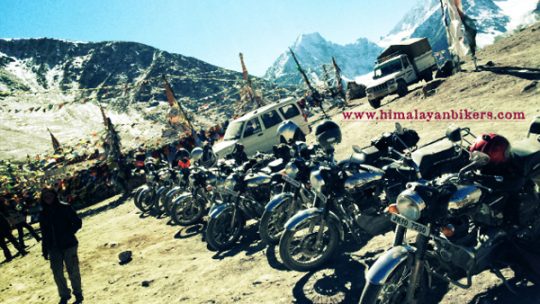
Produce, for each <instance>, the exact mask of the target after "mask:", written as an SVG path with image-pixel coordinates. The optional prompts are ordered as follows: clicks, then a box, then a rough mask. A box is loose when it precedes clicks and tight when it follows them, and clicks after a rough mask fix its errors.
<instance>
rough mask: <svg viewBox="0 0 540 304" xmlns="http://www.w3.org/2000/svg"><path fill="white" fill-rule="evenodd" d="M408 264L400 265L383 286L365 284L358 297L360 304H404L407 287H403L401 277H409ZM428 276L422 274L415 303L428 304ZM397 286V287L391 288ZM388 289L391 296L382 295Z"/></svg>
mask: <svg viewBox="0 0 540 304" xmlns="http://www.w3.org/2000/svg"><path fill="white" fill-rule="evenodd" d="M409 272H410V269H409V265H408V263H406V262H405V263H402V264H401V265H400V266H398V267H397V268H396V270H394V272H392V274H390V276H389V277H388V279H387V281H386V282H385V284H384V285H376V284H369V283H367V284H366V285H365V286H364V290H363V291H362V296H361V297H360V304H401V303H405V301H406V298H407V290H408V285H403V284H402V282H403V279H402V277H405V276H409ZM428 280H429V279H428V274H427V272H424V275H423V276H422V278H421V280H420V286H418V289H417V292H416V303H418V304H422V303H429V302H427V292H428V290H429V282H428ZM392 284H397V285H398V286H397V287H393V286H394V285H392ZM387 288H388V289H390V290H391V291H392V294H390V295H387V294H384V292H385V290H386V289H387Z"/></svg>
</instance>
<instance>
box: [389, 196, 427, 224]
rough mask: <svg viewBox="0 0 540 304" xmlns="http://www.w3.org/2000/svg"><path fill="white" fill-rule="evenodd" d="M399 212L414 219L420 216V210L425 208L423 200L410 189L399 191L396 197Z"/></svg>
mask: <svg viewBox="0 0 540 304" xmlns="http://www.w3.org/2000/svg"><path fill="white" fill-rule="evenodd" d="M396 207H397V209H398V212H399V214H401V215H403V216H404V217H406V218H408V219H410V220H413V221H416V220H418V219H419V218H420V214H421V212H422V210H424V209H425V208H426V203H425V202H424V200H423V199H422V198H421V197H420V195H418V193H416V191H414V190H412V189H407V190H405V191H403V192H401V193H400V194H399V195H398V197H397V199H396Z"/></svg>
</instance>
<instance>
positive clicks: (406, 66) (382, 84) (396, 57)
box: [366, 38, 437, 109]
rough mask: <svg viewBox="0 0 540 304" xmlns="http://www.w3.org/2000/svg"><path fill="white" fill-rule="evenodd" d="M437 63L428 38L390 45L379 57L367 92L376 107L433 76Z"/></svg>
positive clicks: (405, 93) (369, 99) (429, 79)
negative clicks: (410, 86)
mask: <svg viewBox="0 0 540 304" xmlns="http://www.w3.org/2000/svg"><path fill="white" fill-rule="evenodd" d="M436 69H437V63H436V61H435V57H434V56H433V51H432V49H431V45H430V44H429V41H428V39H427V38H413V39H408V40H404V41H401V42H399V43H396V44H392V45H390V46H388V47H387V48H386V49H385V50H384V51H383V52H382V53H381V54H380V55H379V56H378V57H377V61H376V63H375V67H374V69H373V80H372V81H371V83H369V84H368V85H367V86H366V95H367V98H368V101H369V104H370V105H371V106H372V107H373V108H375V109H376V108H378V107H380V106H381V100H382V99H383V98H384V97H385V96H388V95H390V94H394V93H397V94H398V95H399V97H403V96H405V95H407V93H408V92H409V90H408V85H410V84H413V83H416V82H419V81H421V80H422V79H423V80H425V81H426V82H429V81H431V80H432V79H433V71H434V70H436Z"/></svg>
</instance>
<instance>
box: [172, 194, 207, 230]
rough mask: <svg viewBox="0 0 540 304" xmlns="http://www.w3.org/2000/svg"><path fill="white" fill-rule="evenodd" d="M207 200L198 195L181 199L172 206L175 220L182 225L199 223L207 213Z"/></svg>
mask: <svg viewBox="0 0 540 304" xmlns="http://www.w3.org/2000/svg"><path fill="white" fill-rule="evenodd" d="M205 211H206V200H205V199H204V198H203V197H201V196H198V195H195V196H193V197H191V198H189V199H186V200H184V201H181V202H179V203H177V204H175V205H174V206H173V207H172V219H173V222H174V223H175V224H177V225H180V226H190V225H193V224H196V223H199V222H200V221H201V220H202V218H203V217H204V215H205V213H206V212H205Z"/></svg>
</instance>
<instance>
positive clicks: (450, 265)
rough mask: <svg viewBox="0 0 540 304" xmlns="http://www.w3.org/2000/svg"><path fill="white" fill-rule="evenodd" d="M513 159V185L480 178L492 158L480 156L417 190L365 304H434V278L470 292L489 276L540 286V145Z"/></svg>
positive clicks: (371, 276) (397, 210) (403, 202)
mask: <svg viewBox="0 0 540 304" xmlns="http://www.w3.org/2000/svg"><path fill="white" fill-rule="evenodd" d="M511 155H512V165H513V166H514V169H515V170H516V171H515V172H518V174H517V176H514V177H513V178H511V179H510V180H506V178H505V177H504V176H494V175H485V174H482V173H478V172H477V169H479V168H482V167H483V166H485V165H486V164H487V163H488V162H489V161H490V158H489V156H487V155H486V154H484V153H482V152H478V151H474V152H472V154H471V163H470V164H469V165H467V166H465V167H463V168H462V169H461V170H460V172H459V173H458V174H451V175H448V176H444V177H440V178H436V179H434V180H432V181H429V182H426V181H419V182H415V183H411V184H409V185H408V187H407V189H406V190H404V191H403V192H402V193H401V194H400V195H399V196H398V198H397V201H396V204H395V206H394V207H392V208H389V210H392V213H391V221H392V222H393V223H395V224H396V225H397V228H396V233H395V238H394V247H393V248H392V249H390V250H388V251H387V252H386V253H384V254H383V255H382V256H381V257H379V259H378V260H377V261H376V262H375V264H373V265H372V266H371V268H370V270H369V271H368V273H367V274H366V282H367V283H366V286H365V287H364V290H363V293H362V297H361V300H360V302H361V303H363V304H370V303H430V301H429V297H428V296H429V294H428V291H429V287H430V286H429V284H430V282H431V281H432V278H433V277H436V278H438V279H440V280H442V281H444V282H447V283H450V284H453V285H455V286H458V287H460V288H464V289H467V288H470V287H471V286H472V277H473V276H474V275H476V274H479V273H480V272H482V271H485V270H491V271H492V272H494V273H495V274H496V275H497V276H498V277H499V278H501V279H502V280H503V282H505V284H506V285H507V286H509V285H508V283H507V281H506V279H505V278H504V276H503V275H502V273H501V272H500V269H501V268H504V267H508V266H510V267H511V268H513V269H514V272H515V273H516V275H519V276H522V277H525V278H527V279H529V280H532V281H533V282H535V284H539V283H540V267H539V266H538V263H537V261H538V258H539V257H540V191H539V189H540V142H539V140H538V138H534V137H533V138H529V139H527V140H525V141H522V142H518V143H516V144H514V145H513V147H512V150H511ZM408 230H412V231H415V232H416V233H417V236H416V239H415V242H414V244H407V243H406V242H405V233H406V232H407V231H408ZM531 257H532V258H531ZM531 259H532V260H531ZM462 278H465V279H466V282H465V283H464V282H462V281H461V279H462Z"/></svg>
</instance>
